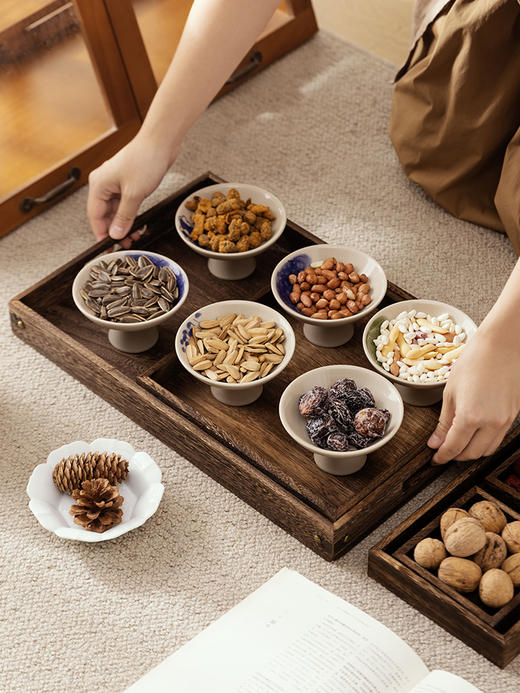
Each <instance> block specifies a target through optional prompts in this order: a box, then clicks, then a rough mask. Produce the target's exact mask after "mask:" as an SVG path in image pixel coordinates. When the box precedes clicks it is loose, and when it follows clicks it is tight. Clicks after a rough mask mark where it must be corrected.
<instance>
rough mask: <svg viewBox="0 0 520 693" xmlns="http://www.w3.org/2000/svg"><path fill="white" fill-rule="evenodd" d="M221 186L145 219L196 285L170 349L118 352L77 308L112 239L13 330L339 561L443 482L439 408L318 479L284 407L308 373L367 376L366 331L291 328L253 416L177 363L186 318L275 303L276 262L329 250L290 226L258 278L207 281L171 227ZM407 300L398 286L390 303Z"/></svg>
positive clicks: (54, 277)
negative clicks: (81, 278) (75, 294)
mask: <svg viewBox="0 0 520 693" xmlns="http://www.w3.org/2000/svg"><path fill="white" fill-rule="evenodd" d="M218 182H222V180H221V179H220V178H218V177H217V176H214V175H212V174H209V173H208V174H204V175H203V176H201V177H200V178H198V179H196V180H194V181H193V182H191V183H190V184H189V185H187V186H185V187H184V188H183V189H182V190H179V191H178V192H176V193H175V194H173V195H172V196H171V197H169V198H168V199H166V200H164V201H163V202H161V203H160V204H158V205H156V206H155V207H153V208H152V209H150V210H149V211H147V212H146V213H145V214H143V215H141V216H140V217H139V218H138V219H137V220H136V224H135V226H134V228H142V227H143V226H144V225H146V228H147V231H146V233H145V234H144V235H143V237H142V238H141V240H140V241H139V243H138V244H137V246H136V247H138V248H139V247H140V248H146V249H149V250H152V251H156V252H158V253H161V254H163V255H167V256H170V257H172V258H173V259H175V260H176V261H177V262H179V264H180V265H181V266H182V267H183V268H184V269H185V270H186V272H187V274H188V276H189V280H190V292H189V296H188V298H187V300H186V302H185V304H184V305H183V306H182V308H181V309H180V310H179V312H178V313H176V314H175V315H174V316H173V317H172V319H171V320H170V321H169V322H168V323H166V324H163V325H162V326H161V335H160V339H159V341H158V343H157V344H156V345H155V346H154V347H153V348H152V349H150V350H149V351H148V352H146V353H143V354H126V353H121V352H119V351H117V350H115V349H114V348H113V347H112V346H111V345H110V343H109V342H108V339H107V335H106V331H105V330H104V329H102V328H99V327H97V326H96V325H94V324H93V323H92V322H90V321H89V320H87V319H86V318H84V317H83V316H82V315H81V313H80V312H79V311H78V310H77V309H76V307H75V306H74V303H73V301H72V295H71V286H72V281H73V279H74V277H75V275H76V274H77V272H78V271H79V269H81V267H82V266H83V265H84V264H85V263H86V262H87V261H89V260H90V259H92V258H93V257H96V256H97V255H99V254H100V253H102V252H103V251H106V250H109V249H112V246H113V241H111V240H109V239H107V240H105V241H102V242H100V243H98V244H96V245H94V246H92V248H90V249H89V250H87V251H86V252H84V253H82V254H81V255H79V256H78V257H76V258H74V259H73V260H71V262H69V263H68V264H66V265H64V266H63V267H61V268H60V269H58V270H57V271H56V272H54V273H53V274H51V275H49V276H48V277H46V278H44V279H42V281H40V282H39V283H38V284H36V285H35V286H32V287H31V288H29V289H28V290H27V291H24V292H23V293H22V294H20V295H19V296H17V297H16V298H14V299H13V300H12V301H11V302H10V305H9V308H10V313H11V322H12V329H13V331H14V333H15V334H16V335H17V336H18V337H20V339H22V340H24V341H25V342H27V343H28V344H31V345H32V346H33V347H34V348H35V349H37V350H38V351H40V352H41V353H42V354H44V355H45V356H47V357H48V358H49V359H51V360H52V361H54V362H55V363H57V364H58V365H59V366H60V367H61V368H63V369H64V370H66V371H67V372H69V373H71V374H72V375H73V376H74V377H75V378H76V379H77V380H79V381H80V382H82V383H83V384H85V385H86V386H87V387H89V388H90V389H91V390H92V391H93V392H95V393H97V394H98V395H100V396H101V397H103V398H104V399H105V400H106V401H107V402H109V403H110V404H112V405H113V406H115V407H117V408H118V409H120V410H121V411H122V412H123V413H124V414H126V415H127V416H129V417H130V418H131V419H133V420H134V421H135V422H136V423H138V424H139V425H140V426H142V427H143V428H145V429H146V430H148V431H150V432H151V433H152V434H153V435H155V436H156V437H157V438H159V439H160V440H162V441H163V442H165V443H166V444H167V445H169V446H170V447H172V448H174V449H175V450H177V451H178V452H180V453H181V454H182V455H183V456H184V457H186V458H187V459H189V460H190V461H191V462H193V464H195V465H196V466H197V467H199V468H200V469H202V470H203V471H204V472H206V473H207V474H209V475H210V476H211V477H213V478H214V479H216V480H217V481H218V482H219V483H221V484H222V485H223V486H225V487H226V488H228V489H230V490H231V491H232V492H233V493H235V494H236V495H237V496H239V497H240V498H242V499H243V500H245V501H246V502H247V503H249V504H250V505H251V506H253V507H254V508H256V509H257V510H258V511H259V512H261V513H263V514H264V515H266V516H267V517H269V518H270V519H271V520H273V521H274V522H276V523H277V524H278V525H280V526H281V527H283V528H284V529H285V530H286V531H287V532H289V533H290V534H292V535H293V536H294V537H296V538H297V539H299V540H300V541H301V542H303V543H304V544H306V545H307V546H308V547H310V548H311V549H312V550H313V551H315V552H316V553H318V554H319V555H320V556H323V557H324V558H326V559H328V560H333V559H335V558H337V557H338V556H340V555H341V554H342V553H344V552H345V551H347V550H348V549H349V548H351V547H352V546H353V545H354V544H355V543H356V542H357V541H359V540H360V539H361V538H363V537H364V536H366V535H367V534H368V533H369V532H370V531H371V530H372V529H373V528H374V527H375V526H376V525H377V524H379V523H380V522H382V521H383V519H384V518H385V517H387V516H388V515H389V514H390V513H391V512H392V511H394V510H395V509H396V508H397V507H399V506H400V505H401V504H402V503H404V502H405V501H406V500H407V499H408V498H409V497H410V496H412V495H413V494H415V493H416V492H417V491H418V490H419V489H420V488H422V487H423V486H424V485H425V484H427V483H428V482H429V481H431V480H432V479H433V478H434V477H435V476H436V475H438V474H439V473H440V471H441V468H439V467H433V466H431V464H430V458H431V451H430V450H429V449H428V448H427V446H426V441H427V439H428V436H429V435H430V433H431V431H432V430H433V428H434V426H435V423H436V420H437V417H438V413H439V408H438V407H424V408H420V407H412V406H409V405H406V406H405V415H404V420H403V424H402V427H401V429H400V430H399V432H398V433H397V434H396V435H395V437H394V438H393V439H392V440H391V441H390V442H389V443H388V444H387V445H386V446H384V447H383V448H381V449H380V450H377V451H376V452H374V453H373V454H371V455H370V456H369V458H368V461H367V464H366V465H365V466H364V467H363V469H362V470H361V471H359V472H358V473H356V474H354V475H351V476H348V477H334V476H331V475H329V474H326V473H325V472H322V471H321V470H320V469H318V467H317V466H316V465H315V464H314V461H313V458H312V456H311V454H310V453H308V452H306V451H305V450H304V449H303V448H301V447H299V446H298V445H297V444H296V443H295V442H294V441H293V440H292V439H291V438H290V437H289V436H288V435H287V434H286V433H285V431H284V429H283V428H282V426H281V423H280V422H279V419H278V400H279V397H280V394H281V392H282V391H283V389H284V388H285V386H286V385H287V384H288V383H289V382H290V381H291V380H292V379H294V378H295V377H296V376H298V375H300V374H301V373H302V372H304V371H306V370H309V368H313V367H317V366H321V365H327V364H332V363H352V364H356V365H360V366H365V367H369V364H368V362H367V360H366V358H365V356H364V353H363V349H362V346H361V334H362V331H363V327H364V324H365V321H360V322H359V323H357V325H356V333H355V335H354V337H353V339H352V340H351V341H350V342H349V343H348V344H347V345H345V346H343V347H340V348H336V349H324V348H318V347H315V346H313V345H312V344H310V343H309V342H308V341H307V340H306V339H305V338H304V337H303V334H302V329H301V323H300V322H299V321H294V320H292V319H290V318H289V319H290V320H291V324H292V326H293V328H294V330H295V333H296V350H295V354H294V357H293V359H292V361H291V362H290V364H289V365H288V366H287V368H286V369H285V370H284V371H283V372H282V373H281V374H280V375H279V376H278V377H276V378H274V379H273V380H272V381H271V382H269V383H268V384H267V385H266V386H265V387H264V393H263V395H262V397H261V398H260V399H259V400H257V402H255V403H253V404H251V405H249V406H247V407H238V408H236V407H226V406H224V405H222V404H221V403H219V402H217V401H216V400H214V399H213V398H212V397H211V396H210V394H209V389H208V387H206V386H205V385H203V384H202V383H200V382H199V381H197V380H196V379H195V378H192V377H191V376H190V375H189V374H188V373H187V372H186V371H184V370H183V368H182V367H181V366H180V365H179V363H178V362H177V359H176V356H175V353H174V336H175V333H176V330H177V328H178V327H179V325H180V323H181V322H182V321H183V320H184V318H185V317H186V316H187V315H189V314H190V313H191V312H193V311H195V310H196V309H197V308H200V307H201V306H203V305H206V304H208V303H211V302H214V301H219V300H225V299H232V298H240V299H250V300H256V301H263V302H266V303H269V304H273V305H274V303H273V301H274V299H273V297H272V295H271V293H270V289H269V287H270V277H271V272H272V270H273V268H274V266H275V264H276V263H277V262H278V261H279V260H280V259H281V258H282V257H283V256H284V255H285V254H287V253H289V252H292V251H293V250H296V249H298V248H301V247H304V246H307V245H311V244H313V243H321V242H322V241H320V239H318V238H317V237H316V236H313V235H312V234H310V233H309V232H307V231H305V230H304V229H302V228H301V227H299V226H297V225H296V224H294V223H292V222H291V221H288V222H287V226H286V229H285V232H284V234H283V235H282V236H281V238H280V239H279V241H278V242H277V243H276V244H275V245H273V246H271V247H270V248H269V249H267V250H266V252H265V253H263V254H262V255H260V256H259V259H258V265H257V269H256V271H255V273H254V274H253V275H252V276H251V277H249V278H247V279H245V280H241V281H234V282H228V281H220V280H217V279H215V278H214V277H212V276H210V275H208V271H207V267H206V260H205V258H203V257H201V256H200V255H198V254H196V253H195V252H193V251H191V250H190V249H189V247H188V246H186V244H185V243H184V242H183V241H181V240H180V239H179V237H178V235H177V233H176V231H175V229H174V223H173V219H174V214H175V211H176V209H177V207H178V205H179V204H180V202H181V201H182V200H183V199H184V198H185V197H186V196H187V195H190V194H192V193H194V192H195V191H196V190H198V189H199V188H201V187H203V186H205V185H209V184H212V183H218ZM409 298H412V297H411V296H410V294H408V293H407V292H405V291H403V290H402V289H400V288H399V287H397V286H395V285H393V284H389V285H388V291H387V294H386V297H385V301H386V302H387V303H391V302H394V301H400V300H404V299H409ZM369 316H370V313H369V314H368V315H367V318H368V317H369ZM367 318H365V320H366V319H367Z"/></svg>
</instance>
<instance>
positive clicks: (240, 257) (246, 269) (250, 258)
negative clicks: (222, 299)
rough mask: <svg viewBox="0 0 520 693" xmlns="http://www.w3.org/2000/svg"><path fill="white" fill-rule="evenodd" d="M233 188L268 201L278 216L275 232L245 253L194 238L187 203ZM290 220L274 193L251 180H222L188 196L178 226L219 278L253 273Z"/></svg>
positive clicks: (244, 195)
mask: <svg viewBox="0 0 520 693" xmlns="http://www.w3.org/2000/svg"><path fill="white" fill-rule="evenodd" d="M231 188H235V190H237V191H238V192H239V194H240V197H241V198H242V199H243V200H247V199H248V198H251V200H252V201H253V203H255V204H262V205H267V206H268V207H269V208H270V210H271V212H272V214H273V215H274V216H275V217H276V219H274V220H273V222H272V236H271V238H270V239H269V240H268V241H265V242H264V243H262V244H261V245H259V246H258V248H253V249H251V250H246V251H245V252H243V253H218V252H215V251H213V250H207V249H206V248H201V247H200V246H199V245H198V243H196V242H195V241H193V240H192V239H191V238H190V233H191V232H192V230H193V222H192V221H191V215H192V212H191V211H190V210H189V209H188V208H187V207H186V203H187V202H189V201H190V200H192V199H193V198H194V196H195V195H198V197H206V198H211V196H212V195H213V193H215V192H222V193H224V194H227V192H228V191H229V190H231ZM286 223H287V215H286V213H285V209H284V206H283V205H282V203H281V202H280V200H279V199H278V198H277V197H275V195H273V194H272V193H270V192H269V191H267V190H264V189H263V188H259V187H257V186H256V185H248V184H247V183H218V184H216V185H208V186H207V187H205V188H201V189H200V190H197V191H196V192H194V193H192V194H191V195H190V196H189V197H187V198H186V199H185V200H184V201H183V202H182V203H181V204H180V205H179V207H178V209H177V212H176V214H175V228H176V229H177V233H178V234H179V236H180V237H181V239H182V240H183V241H184V242H185V243H186V245H187V246H189V247H190V248H191V249H192V250H194V251H195V252H196V253H198V254H199V255H203V256H204V257H206V258H208V269H209V271H210V272H211V274H212V275H214V276H215V277H217V278H218V279H229V280H233V279H244V278H245V277H248V276H249V275H250V274H252V273H253V272H254V270H255V267H256V256H257V255H259V254H260V253H263V252H264V251H265V250H266V249H267V248H269V246H270V245H273V243H276V241H277V240H278V238H280V236H281V235H282V233H283V231H284V229H285V225H286Z"/></svg>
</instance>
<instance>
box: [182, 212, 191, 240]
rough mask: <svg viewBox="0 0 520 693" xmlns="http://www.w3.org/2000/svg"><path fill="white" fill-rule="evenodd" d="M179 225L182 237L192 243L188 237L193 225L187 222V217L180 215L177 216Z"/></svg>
mask: <svg viewBox="0 0 520 693" xmlns="http://www.w3.org/2000/svg"><path fill="white" fill-rule="evenodd" d="M179 224H180V227H181V231H182V233H183V235H184V236H186V238H188V239H189V240H190V241H191V242H192V243H193V240H192V238H191V236H190V234H191V232H192V231H193V224H192V223H191V221H189V220H188V217H185V216H184V215H181V216H179Z"/></svg>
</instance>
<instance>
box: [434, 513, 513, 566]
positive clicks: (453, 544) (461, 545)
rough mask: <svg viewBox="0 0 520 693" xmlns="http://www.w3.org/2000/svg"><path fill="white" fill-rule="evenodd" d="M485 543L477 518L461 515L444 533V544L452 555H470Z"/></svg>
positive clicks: (484, 533) (482, 530) (483, 533)
mask: <svg viewBox="0 0 520 693" xmlns="http://www.w3.org/2000/svg"><path fill="white" fill-rule="evenodd" d="M519 524H520V523H519ZM485 543H486V532H485V530H484V527H482V525H481V524H480V522H479V521H478V520H475V518H473V517H463V518H462V520H457V522H454V523H453V524H452V525H450V526H449V527H448V529H447V530H446V533H445V535H444V544H445V546H446V550H447V551H448V553H451V555H452V556H461V557H463V558H464V557H465V556H471V555H472V554H474V553H477V551H480V549H481V548H483V546H484V545H485Z"/></svg>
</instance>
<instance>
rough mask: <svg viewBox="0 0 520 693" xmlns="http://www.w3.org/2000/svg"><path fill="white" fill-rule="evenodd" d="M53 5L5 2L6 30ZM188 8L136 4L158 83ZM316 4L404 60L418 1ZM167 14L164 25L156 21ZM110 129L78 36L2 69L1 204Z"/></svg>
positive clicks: (346, 31) (339, 24) (349, 34)
mask: <svg viewBox="0 0 520 693" xmlns="http://www.w3.org/2000/svg"><path fill="white" fill-rule="evenodd" d="M48 1H49V0H0V31H1V30H2V29H4V28H6V27H8V26H10V25H12V24H13V23H15V22H17V21H19V20H20V19H22V18H23V17H25V16H28V15H29V14H31V12H33V11H36V10H38V9H40V8H41V7H42V6H45V5H46V4H47V3H48ZM172 2H173V5H172ZM190 5H191V0H134V7H135V9H136V13H137V14H138V18H139V22H140V26H141V29H142V32H143V37H144V40H145V44H146V45H147V47H148V46H153V47H154V54H155V55H152V57H151V61H152V66H153V68H154V72H155V74H156V77H158V78H159V79H160V78H161V77H162V75H163V74H164V71H165V69H166V67H167V62H168V61H167V57H165V56H167V55H169V54H170V52H171V50H172V45H175V44H176V42H177V40H178V37H179V35H180V30H179V26H180V25H181V24H182V20H183V18H184V17H185V16H186V15H187V12H188V10H189V7H190ZM313 5H314V8H315V12H316V16H317V19H318V24H319V26H320V27H322V28H324V29H328V30H331V31H333V32H335V33H337V34H340V35H342V36H344V37H345V38H346V39H348V40H349V41H351V42H352V43H354V44H356V45H359V46H360V47H362V48H364V49H365V50H368V51H370V52H373V53H375V54H377V55H380V56H382V57H384V58H386V59H388V60H390V61H392V62H394V63H396V64H397V63H400V62H402V61H403V60H404V58H405V56H406V54H407V49H408V45H409V41H410V33H411V16H412V8H413V0H313ZM172 7H173V8H174V11H173V13H172V12H168V10H169V8H172ZM161 8H162V12H161V11H160V10H161ZM164 13H166V14H164ZM161 14H162V15H163V16H166V17H167V18H168V21H167V22H166V23H165V21H160V19H158V16H159V15H161ZM278 14H279V15H281V13H278ZM174 20H175V21H174ZM273 21H274V22H276V21H278V18H277V17H275V18H273ZM174 24H175V26H173V25H174ZM78 75H79V77H78ZM111 126H112V122H111V118H110V116H109V114H108V113H107V110H106V106H105V103H104V100H103V97H102V95H101V93H100V90H99V88H98V85H97V82H96V78H95V74H94V71H93V70H92V67H91V65H90V63H89V59H88V55H87V51H86V48H85V46H84V43H83V40H82V38H81V36H80V35H76V36H73V37H69V38H68V39H66V40H64V41H63V42H62V43H60V44H59V45H57V46H54V47H53V48H52V50H49V51H48V52H45V53H43V54H41V55H39V57H38V58H37V59H35V60H32V61H26V62H25V63H24V64H23V65H21V66H19V67H18V68H16V69H9V70H4V71H1V70H0V162H1V164H0V199H1V198H2V197H3V196H6V195H8V194H10V193H11V192H12V191H13V190H15V189H16V188H18V187H20V186H22V185H23V184H24V183H26V182H27V181H29V180H31V179H32V178H34V177H36V176H38V175H41V174H42V173H43V172H45V171H46V170H47V168H49V167H50V166H53V165H55V164H56V163H57V162H58V161H59V160H61V159H65V158H68V157H69V156H70V155H71V154H73V153H74V152H75V151H77V150H78V149H80V148H81V147H82V146H84V145H85V144H86V143H88V142H90V141H92V140H93V139H95V138H96V137H98V136H99V135H101V134H102V133H103V132H105V131H106V130H107V129H109V128H110V127H111Z"/></svg>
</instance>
